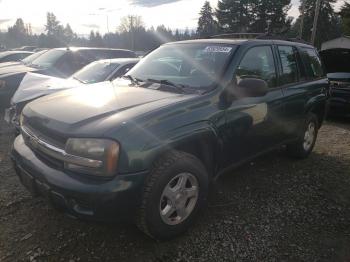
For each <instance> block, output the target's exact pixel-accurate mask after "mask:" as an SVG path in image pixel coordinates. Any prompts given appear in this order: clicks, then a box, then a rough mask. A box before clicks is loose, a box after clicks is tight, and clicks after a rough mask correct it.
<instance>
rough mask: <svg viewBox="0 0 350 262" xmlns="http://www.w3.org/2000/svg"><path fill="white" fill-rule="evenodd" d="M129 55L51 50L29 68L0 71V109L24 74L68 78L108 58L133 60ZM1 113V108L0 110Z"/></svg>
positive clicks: (116, 51)
mask: <svg viewBox="0 0 350 262" xmlns="http://www.w3.org/2000/svg"><path fill="white" fill-rule="evenodd" d="M135 57H136V55H135V53H134V52H133V51H130V50H123V49H109V48H88V47H75V48H55V49H51V50H49V51H47V52H45V53H44V54H42V55H41V56H39V57H38V58H36V59H35V60H34V61H32V62H31V64H30V65H19V66H15V67H5V68H0V107H1V106H2V107H3V108H6V107H8V106H9V105H10V100H11V97H12V96H13V94H14V93H15V92H16V90H17V88H18V86H19V85H20V83H21V82H22V79H23V77H24V76H25V74H26V73H28V72H33V73H38V74H44V75H50V76H55V77H61V78H68V77H70V76H71V75H72V74H74V73H75V72H77V71H78V70H80V69H81V68H83V67H84V66H86V65H87V64H89V63H91V62H93V61H97V60H101V59H111V58H135ZM0 109H1V108H0Z"/></svg>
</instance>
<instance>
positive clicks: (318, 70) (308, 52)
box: [302, 48, 325, 79]
mask: <svg viewBox="0 0 350 262" xmlns="http://www.w3.org/2000/svg"><path fill="white" fill-rule="evenodd" d="M302 50H303V55H302V56H303V61H304V64H305V71H306V74H307V76H308V77H309V78H311V79H317V78H321V77H324V76H325V71H324V69H323V66H322V62H321V59H320V57H319V55H318V53H317V52H316V50H315V49H311V48H303V49H302Z"/></svg>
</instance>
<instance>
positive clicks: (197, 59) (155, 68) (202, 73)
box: [128, 44, 235, 89]
mask: <svg viewBox="0 0 350 262" xmlns="http://www.w3.org/2000/svg"><path fill="white" fill-rule="evenodd" d="M234 50H235V46H233V45H222V44H221V45H220V44H170V45H164V46H162V47H160V48H158V49H157V50H155V51H154V52H152V53H151V54H149V55H148V56H146V57H145V58H144V59H142V60H141V62H140V63H139V64H137V65H136V66H135V67H134V68H133V69H131V70H130V71H129V73H128V75H130V76H132V77H134V78H136V79H139V80H143V81H146V80H148V79H153V80H157V81H161V80H167V81H170V82H172V83H174V84H177V85H179V86H180V85H182V86H189V87H193V88H198V89H206V88H207V87H210V86H212V85H213V84H214V83H216V82H217V80H218V79H219V77H220V74H221V73H222V70H223V69H224V66H225V65H226V64H227V62H228V60H229V58H230V57H231V54H232V53H233V52H234Z"/></svg>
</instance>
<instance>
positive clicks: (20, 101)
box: [5, 58, 140, 129]
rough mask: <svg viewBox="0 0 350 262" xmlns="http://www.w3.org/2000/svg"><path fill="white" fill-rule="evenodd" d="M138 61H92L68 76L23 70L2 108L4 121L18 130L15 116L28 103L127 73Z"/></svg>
mask: <svg viewBox="0 0 350 262" xmlns="http://www.w3.org/2000/svg"><path fill="white" fill-rule="evenodd" d="M139 60H140V59H138V58H116V59H106V60H100V61H95V62H93V63H91V64H89V65H87V66H85V67H84V68H83V69H81V70H79V71H78V72H76V73H75V74H74V75H72V76H71V77H70V78H68V79H62V78H57V77H50V76H45V75H39V74H35V73H34V74H33V73H27V75H26V76H25V77H24V78H23V81H22V82H21V84H20V86H19V88H18V89H17V91H16V93H15V94H14V96H13V98H12V100H11V108H9V109H6V110H5V120H6V121H7V122H8V123H12V124H13V125H14V126H15V127H16V128H17V129H18V127H19V115H20V113H21V112H22V109H23V108H24V106H25V105H26V104H28V103H29V102H31V101H33V100H35V99H37V98H38V97H42V96H45V95H48V94H52V93H55V92H58V91H62V90H64V89H69V88H73V87H78V86H81V85H85V84H95V83H98V82H104V81H112V80H114V79H116V78H118V77H121V76H123V75H124V74H125V73H127V72H128V71H129V70H130V69H131V68H133V67H134V66H135V65H136V64H137V63H138V62H139Z"/></svg>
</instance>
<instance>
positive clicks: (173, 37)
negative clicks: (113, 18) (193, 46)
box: [0, 13, 196, 51]
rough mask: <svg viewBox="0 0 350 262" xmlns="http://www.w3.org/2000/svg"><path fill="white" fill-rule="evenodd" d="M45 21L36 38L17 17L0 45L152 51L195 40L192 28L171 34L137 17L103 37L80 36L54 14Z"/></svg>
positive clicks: (95, 33)
mask: <svg viewBox="0 0 350 262" xmlns="http://www.w3.org/2000/svg"><path fill="white" fill-rule="evenodd" d="M46 20H47V21H46V25H45V33H41V34H40V35H37V34H33V33H32V30H31V25H30V24H25V23H24V21H23V19H21V18H18V19H17V20H16V22H15V24H14V25H13V26H11V27H9V28H8V30H7V32H2V33H1V32H0V45H4V46H6V47H7V48H16V47H20V46H24V45H29V46H31V45H33V46H38V47H40V48H55V47H65V46H91V47H109V48H124V49H132V50H136V51H149V50H153V49H155V48H157V47H158V46H159V45H161V44H163V43H166V42H169V41H179V40H188V39H193V38H196V32H195V31H190V30H189V29H186V30H182V31H180V30H175V31H172V30H171V29H169V28H166V27H165V26H164V25H159V26H157V27H156V28H154V27H150V28H146V27H145V25H144V22H143V20H142V17H140V16H135V15H129V16H126V17H123V18H122V19H121V23H120V26H119V27H118V28H117V30H116V31H115V32H113V33H107V34H105V35H102V34H100V33H99V32H98V31H91V32H90V35H89V36H88V37H81V36H78V34H77V33H75V32H74V31H73V30H72V28H71V26H70V25H69V24H66V25H65V26H63V25H62V24H61V22H60V21H59V20H58V19H57V17H56V16H55V15H54V14H53V13H47V19H46Z"/></svg>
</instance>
